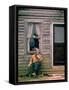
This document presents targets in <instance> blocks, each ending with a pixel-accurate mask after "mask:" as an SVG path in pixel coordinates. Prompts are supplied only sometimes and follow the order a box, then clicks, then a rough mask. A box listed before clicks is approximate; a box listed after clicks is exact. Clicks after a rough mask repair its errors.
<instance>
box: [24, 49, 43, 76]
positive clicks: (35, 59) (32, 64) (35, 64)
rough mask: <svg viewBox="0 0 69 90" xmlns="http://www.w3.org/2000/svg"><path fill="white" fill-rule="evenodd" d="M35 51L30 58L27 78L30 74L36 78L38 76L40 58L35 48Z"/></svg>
mask: <svg viewBox="0 0 69 90" xmlns="http://www.w3.org/2000/svg"><path fill="white" fill-rule="evenodd" d="M35 50H36V53H35V54H33V55H32V56H31V58H30V61H29V64H28V71H27V74H26V76H29V75H30V76H31V75H32V73H34V74H35V75H36V76H37V75H39V71H40V66H41V61H42V57H41V55H40V54H39V49H38V48H35Z"/></svg>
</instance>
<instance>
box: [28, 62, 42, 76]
mask: <svg viewBox="0 0 69 90" xmlns="http://www.w3.org/2000/svg"><path fill="white" fill-rule="evenodd" d="M40 67H41V62H35V63H32V64H31V66H30V67H29V68H28V69H27V73H26V76H32V73H33V72H34V73H35V74H36V75H39V71H40Z"/></svg>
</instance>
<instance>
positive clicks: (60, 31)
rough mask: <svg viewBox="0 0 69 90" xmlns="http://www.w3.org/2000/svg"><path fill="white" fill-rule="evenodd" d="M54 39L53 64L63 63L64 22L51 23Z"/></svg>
mask: <svg viewBox="0 0 69 90" xmlns="http://www.w3.org/2000/svg"><path fill="white" fill-rule="evenodd" d="M53 30H54V31H53V32H54V33H53V34H54V35H53V36H54V37H53V40H54V50H53V51H54V62H53V64H54V65H64V61H65V59H64V56H65V55H64V54H65V51H64V43H65V42H64V24H54V25H53Z"/></svg>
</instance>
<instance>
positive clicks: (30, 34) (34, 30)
mask: <svg viewBox="0 0 69 90" xmlns="http://www.w3.org/2000/svg"><path fill="white" fill-rule="evenodd" d="M39 26H40V25H39V23H28V30H27V52H28V53H33V52H34V51H35V48H39V36H40V27H39Z"/></svg>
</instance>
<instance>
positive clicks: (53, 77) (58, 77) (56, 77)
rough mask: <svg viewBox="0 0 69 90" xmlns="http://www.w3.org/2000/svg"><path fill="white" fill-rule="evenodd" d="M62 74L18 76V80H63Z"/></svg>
mask: <svg viewBox="0 0 69 90" xmlns="http://www.w3.org/2000/svg"><path fill="white" fill-rule="evenodd" d="M64 79H65V78H64V75H63V74H51V75H44V76H42V75H41V76H38V77H35V76H33V77H19V78H18V82H27V81H41V80H45V81H46V80H47V81H48V80H64Z"/></svg>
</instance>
